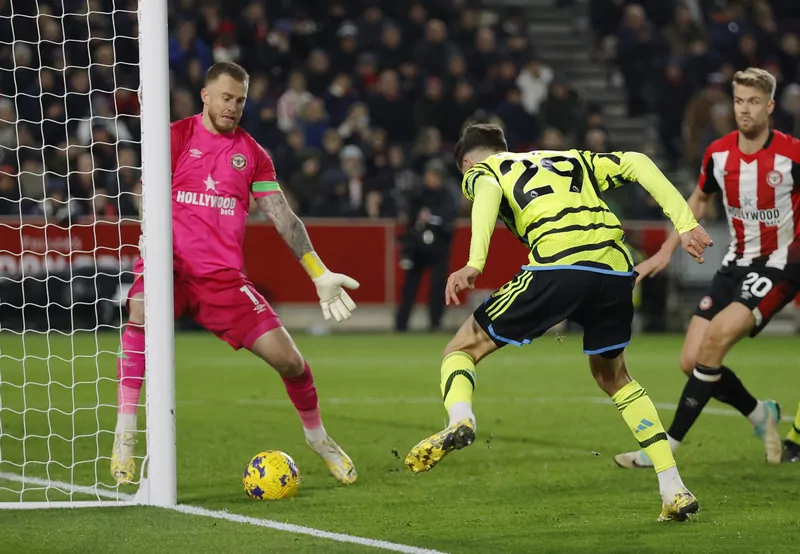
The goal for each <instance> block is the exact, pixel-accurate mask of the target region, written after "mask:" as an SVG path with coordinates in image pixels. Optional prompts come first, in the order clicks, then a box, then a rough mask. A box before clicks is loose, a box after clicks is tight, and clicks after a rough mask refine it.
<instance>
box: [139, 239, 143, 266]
mask: <svg viewBox="0 0 800 554" xmlns="http://www.w3.org/2000/svg"><path fill="white" fill-rule="evenodd" d="M139 255H140V256H141V257H142V261H144V235H143V234H142V235H139Z"/></svg>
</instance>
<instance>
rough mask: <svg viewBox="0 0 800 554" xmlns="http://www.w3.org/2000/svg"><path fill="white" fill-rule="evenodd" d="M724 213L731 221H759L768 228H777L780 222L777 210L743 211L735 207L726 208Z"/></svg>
mask: <svg viewBox="0 0 800 554" xmlns="http://www.w3.org/2000/svg"><path fill="white" fill-rule="evenodd" d="M726 211H727V212H728V215H729V216H730V217H732V218H733V219H741V220H742V221H759V222H761V223H763V224H764V225H768V226H770V227H772V226H777V225H778V224H779V223H780V221H781V211H780V210H779V209H778V208H772V209H768V210H743V209H742V208H737V207H735V206H728V207H727V209H726Z"/></svg>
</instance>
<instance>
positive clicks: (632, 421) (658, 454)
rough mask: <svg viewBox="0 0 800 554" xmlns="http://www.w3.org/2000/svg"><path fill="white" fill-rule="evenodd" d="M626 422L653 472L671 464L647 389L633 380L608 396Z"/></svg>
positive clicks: (668, 451) (663, 433) (666, 444)
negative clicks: (651, 464)
mask: <svg viewBox="0 0 800 554" xmlns="http://www.w3.org/2000/svg"><path fill="white" fill-rule="evenodd" d="M611 400H613V401H614V404H616V405H617V409H618V410H619V411H620V413H621V414H622V417H623V419H625V423H627V424H628V427H630V429H631V431H633V436H634V437H636V440H637V441H639V446H641V447H642V448H644V451H645V453H646V454H647V456H648V457H649V458H650V460H651V461H652V462H653V466H654V467H655V470H656V473H660V472H662V471H664V470H665V469H669V468H671V467H675V458H674V457H673V456H672V450H670V447H669V442H668V441H667V433H666V432H665V431H664V427H663V426H662V425H661V420H660V419H659V418H658V412H656V407H655V406H653V402H652V401H651V400H650V397H649V396H647V392H645V390H644V389H643V388H642V387H641V386H639V383H637V382H636V381H631V382H630V383H628V384H627V385H625V386H624V387H622V388H621V389H620V390H618V391H617V393H616V394H615V395H614V396H612V397H611Z"/></svg>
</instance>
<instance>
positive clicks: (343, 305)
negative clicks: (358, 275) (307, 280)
mask: <svg viewBox="0 0 800 554" xmlns="http://www.w3.org/2000/svg"><path fill="white" fill-rule="evenodd" d="M313 281H314V285H316V287H317V296H319V305H320V306H321V307H322V315H323V316H324V317H325V319H326V320H328V319H330V318H331V316H333V318H334V319H335V320H336V321H344V320H345V319H350V314H351V312H352V311H353V310H355V309H356V303H355V302H353V299H352V298H350V295H349V294H347V292H346V291H345V290H344V289H343V288H342V287H345V288H348V289H350V290H355V289H357V288H358V287H359V286H361V285H360V284H359V282H358V281H356V280H355V279H353V278H352V277H348V276H347V275H342V274H341V273H333V272H331V271H329V270H327V269H326V270H325V272H324V273H323V274H322V275H320V276H319V277H317V278H316V279H313Z"/></svg>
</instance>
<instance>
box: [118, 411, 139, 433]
mask: <svg viewBox="0 0 800 554" xmlns="http://www.w3.org/2000/svg"><path fill="white" fill-rule="evenodd" d="M125 431H136V414H119V413H118V414H117V429H116V432H117V433H121V432H125Z"/></svg>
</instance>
